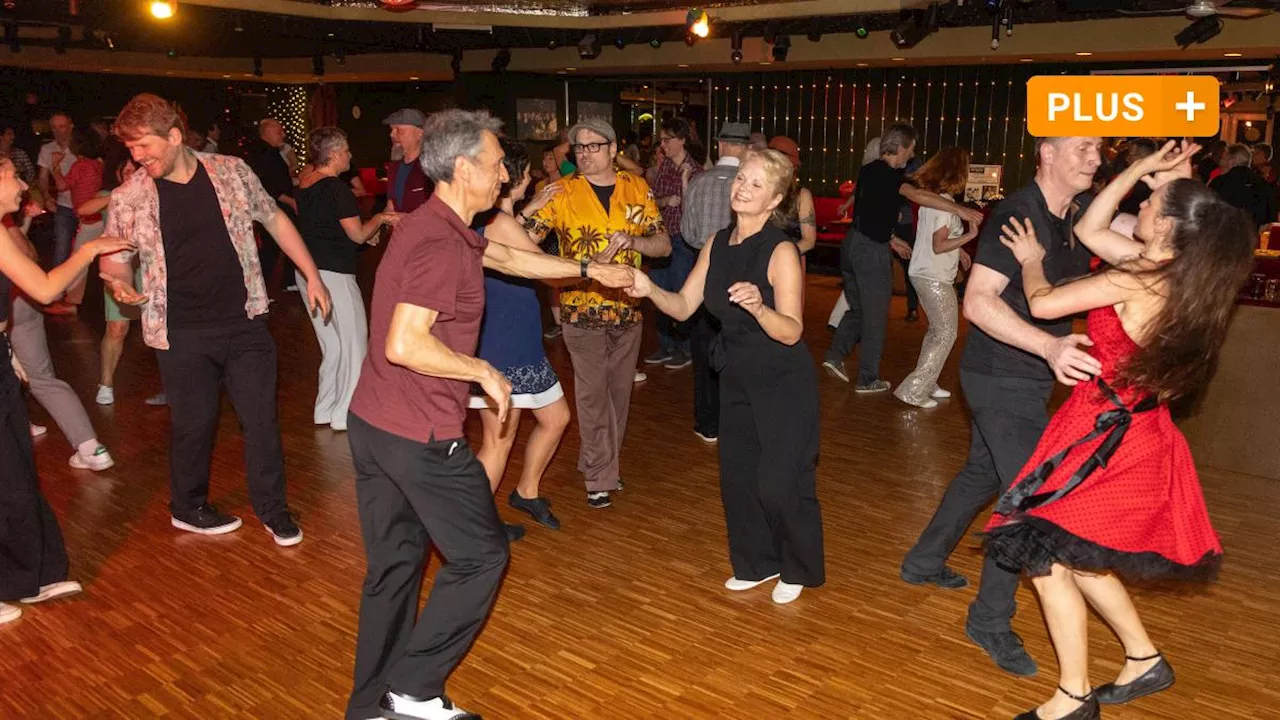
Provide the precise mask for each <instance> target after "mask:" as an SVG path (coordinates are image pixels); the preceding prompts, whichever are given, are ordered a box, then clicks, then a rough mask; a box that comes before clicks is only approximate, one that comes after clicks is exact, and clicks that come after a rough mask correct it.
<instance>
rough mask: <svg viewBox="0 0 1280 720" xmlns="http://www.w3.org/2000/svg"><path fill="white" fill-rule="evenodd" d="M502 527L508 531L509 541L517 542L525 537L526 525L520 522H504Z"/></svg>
mask: <svg viewBox="0 0 1280 720" xmlns="http://www.w3.org/2000/svg"><path fill="white" fill-rule="evenodd" d="M502 529H503V530H505V531H506V533H507V542H516V541H517V540H523V539H524V533H525V530H524V526H523V525H520V524H518V523H502Z"/></svg>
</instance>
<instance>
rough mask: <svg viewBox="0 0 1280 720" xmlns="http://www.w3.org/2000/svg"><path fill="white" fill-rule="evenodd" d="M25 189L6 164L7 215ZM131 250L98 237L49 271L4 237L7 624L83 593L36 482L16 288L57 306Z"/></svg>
mask: <svg viewBox="0 0 1280 720" xmlns="http://www.w3.org/2000/svg"><path fill="white" fill-rule="evenodd" d="M26 189H27V186H26V184H25V183H23V182H22V180H21V179H20V178H19V177H18V175H17V171H16V170H15V169H14V166H13V162H11V161H10V160H9V159H8V158H0V215H7V214H9V213H12V212H17V210H18V207H19V205H21V202H22V194H23V193H24V192H25V191H26ZM126 247H128V242H126V241H124V240H121V239H119V238H109V237H102V238H98V239H96V240H92V241H90V242H87V243H85V244H84V245H82V246H80V248H79V249H77V250H76V251H75V252H74V253H72V255H71V257H70V258H68V259H67V261H66V262H65V263H63V264H62V265H59V266H58V267H56V268H54V269H53V270H51V271H49V272H48V273H45V272H44V271H43V270H41V269H40V266H39V265H37V264H36V263H35V262H33V261H32V260H31V259H30V258H28V257H27V256H26V255H24V254H23V253H22V251H21V250H20V249H19V248H18V246H17V245H15V244H14V243H12V242H9V239H8V238H7V237H5V238H0V623H6V622H9V621H12V620H16V619H18V617H19V616H20V615H22V610H21V609H19V608H18V607H16V606H14V605H10V604H8V601H13V600H21V601H22V602H24V603H34V602H41V601H44V600H52V599H53V598H56V597H62V596H64V595H70V594H73V593H77V592H80V583H77V582H75V581H71V580H68V579H67V576H68V562H67V549H66V546H65V545H63V542H62V530H61V529H60V528H59V527H58V519H57V518H56V517H54V515H53V510H52V509H50V508H49V503H48V502H47V501H45V499H44V496H43V495H41V494H40V481H39V479H38V478H37V477H36V461H35V453H34V451H33V450H32V447H31V431H30V429H29V427H28V425H27V404H26V400H25V399H24V398H23V397H22V383H21V379H22V377H23V373H22V366H21V365H19V364H18V362H17V360H16V359H14V358H13V352H12V350H11V349H10V347H9V335H8V332H7V331H8V329H9V291H10V288H11V286H12V285H16V286H17V287H18V289H20V290H22V291H23V292H24V293H26V294H27V295H29V296H30V297H32V298H34V299H35V300H36V301H38V302H40V303H49V302H52V301H53V300H55V299H56V298H57V297H58V296H59V295H61V294H62V293H63V292H64V291H65V290H66V289H67V288H68V287H69V286H70V285H71V284H72V283H74V282H75V281H76V280H78V279H79V278H81V277H83V276H84V274H85V272H86V271H87V270H88V269H89V266H90V265H91V264H92V263H93V260H94V258H96V257H97V256H98V255H101V254H105V253H112V252H116V251H118V250H123V249H125V248H126Z"/></svg>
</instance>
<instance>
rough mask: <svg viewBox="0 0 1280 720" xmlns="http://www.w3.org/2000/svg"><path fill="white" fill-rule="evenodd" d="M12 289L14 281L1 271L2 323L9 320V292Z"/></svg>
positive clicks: (0, 310) (0, 312)
mask: <svg viewBox="0 0 1280 720" xmlns="http://www.w3.org/2000/svg"><path fill="white" fill-rule="evenodd" d="M12 289H13V283H11V282H9V278H8V277H5V274H4V273H0V325H3V324H5V323H6V322H8V321H9V292H10V291H11V290H12Z"/></svg>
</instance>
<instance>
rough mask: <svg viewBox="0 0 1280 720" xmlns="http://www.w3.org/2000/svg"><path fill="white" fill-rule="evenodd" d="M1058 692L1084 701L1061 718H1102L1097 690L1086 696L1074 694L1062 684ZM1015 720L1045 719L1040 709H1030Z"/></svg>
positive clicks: (1078, 719) (1067, 719)
mask: <svg viewBox="0 0 1280 720" xmlns="http://www.w3.org/2000/svg"><path fill="white" fill-rule="evenodd" d="M1058 692H1060V693H1062V694H1063V695H1066V696H1067V697H1069V698H1071V699H1072V700H1075V701H1076V702H1080V703H1084V704H1083V705H1081V706H1080V707H1078V708H1076V709H1075V710H1072V711H1071V713H1070V714H1068V715H1063V716H1062V718H1060V720H1100V719H1101V718H1102V708H1101V707H1100V706H1099V705H1098V694H1097V693H1096V692H1091V693H1089V694H1088V695H1085V696H1084V697H1080V696H1079V695H1073V694H1071V693H1069V692H1067V691H1066V690H1063V689H1062V686H1061V685H1059V686H1058ZM1013 720H1043V719H1042V718H1041V717H1040V713H1039V712H1038V711H1036V710H1028V711H1026V712H1024V713H1022V714H1021V715H1019V716H1017V717H1015V718H1014V719H1013Z"/></svg>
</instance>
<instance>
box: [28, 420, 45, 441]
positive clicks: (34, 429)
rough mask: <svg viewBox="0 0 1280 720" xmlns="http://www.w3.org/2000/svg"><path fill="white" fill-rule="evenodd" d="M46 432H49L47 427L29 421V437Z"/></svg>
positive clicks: (35, 436)
mask: <svg viewBox="0 0 1280 720" xmlns="http://www.w3.org/2000/svg"><path fill="white" fill-rule="evenodd" d="M47 432H49V428H47V427H45V426H43V425H37V424H35V423H31V437H33V438H38V437H40V436H41V435H44V434H45V433H47Z"/></svg>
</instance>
